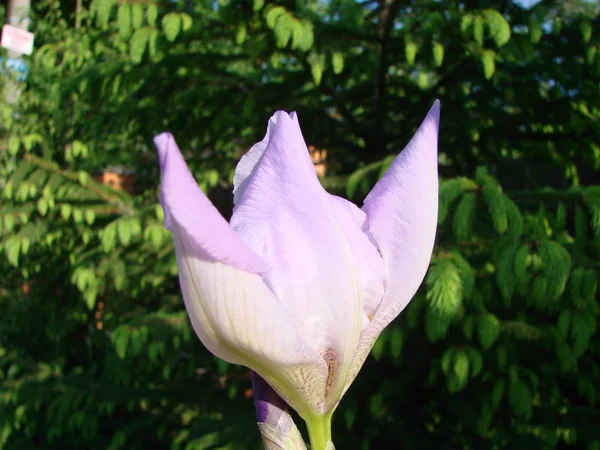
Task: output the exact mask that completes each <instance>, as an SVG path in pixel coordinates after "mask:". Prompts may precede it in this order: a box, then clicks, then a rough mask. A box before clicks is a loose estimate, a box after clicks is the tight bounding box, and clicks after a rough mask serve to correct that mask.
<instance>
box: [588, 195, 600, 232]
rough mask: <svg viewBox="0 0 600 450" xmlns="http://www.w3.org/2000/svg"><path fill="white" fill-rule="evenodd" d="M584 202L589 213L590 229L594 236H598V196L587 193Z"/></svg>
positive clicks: (599, 201) (599, 216)
mask: <svg viewBox="0 0 600 450" xmlns="http://www.w3.org/2000/svg"><path fill="white" fill-rule="evenodd" d="M585 203H586V206H587V208H588V211H589V213H590V222H591V225H592V230H593V231H594V234H595V235H596V236H600V196H598V195H589V196H587V198H586V202H585Z"/></svg>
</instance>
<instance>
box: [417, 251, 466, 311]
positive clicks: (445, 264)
mask: <svg viewBox="0 0 600 450" xmlns="http://www.w3.org/2000/svg"><path fill="white" fill-rule="evenodd" d="M426 284H427V294H426V298H427V300H429V303H430V304H431V307H432V308H434V309H437V310H438V311H440V312H441V313H442V314H444V315H448V316H454V315H456V314H457V313H458V312H459V311H460V310H461V307H462V295H463V282H462V278H461V276H460V272H459V269H458V267H457V266H456V264H455V263H454V261H452V260H451V259H448V258H438V259H436V260H434V261H433V262H432V264H431V266H430V267H429V271H428V272H427V278H426Z"/></svg>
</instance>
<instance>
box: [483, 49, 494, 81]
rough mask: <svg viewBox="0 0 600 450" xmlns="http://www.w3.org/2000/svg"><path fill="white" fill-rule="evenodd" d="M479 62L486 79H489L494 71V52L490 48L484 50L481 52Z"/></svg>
mask: <svg viewBox="0 0 600 450" xmlns="http://www.w3.org/2000/svg"><path fill="white" fill-rule="evenodd" d="M481 64H482V65H483V73H484V75H485V78H486V80H489V79H490V78H492V76H493V75H494V72H495V71H496V53H495V52H493V51H492V50H484V51H483V53H482V54H481Z"/></svg>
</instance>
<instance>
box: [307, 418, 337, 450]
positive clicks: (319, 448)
mask: <svg viewBox="0 0 600 450" xmlns="http://www.w3.org/2000/svg"><path fill="white" fill-rule="evenodd" d="M331 416H332V415H331V414H326V415H324V416H317V415H315V416H312V417H310V418H308V419H307V420H306V427H307V428H308V438H309V439H310V448H311V450H325V449H326V447H327V442H329V441H331Z"/></svg>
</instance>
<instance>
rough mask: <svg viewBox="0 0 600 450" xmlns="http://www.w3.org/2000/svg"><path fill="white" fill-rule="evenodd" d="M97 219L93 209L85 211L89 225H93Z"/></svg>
mask: <svg viewBox="0 0 600 450" xmlns="http://www.w3.org/2000/svg"><path fill="white" fill-rule="evenodd" d="M95 219H96V213H95V212H94V210H92V209H86V211H85V221H86V223H87V224H88V225H92V224H93V223H94V220H95Z"/></svg>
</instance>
